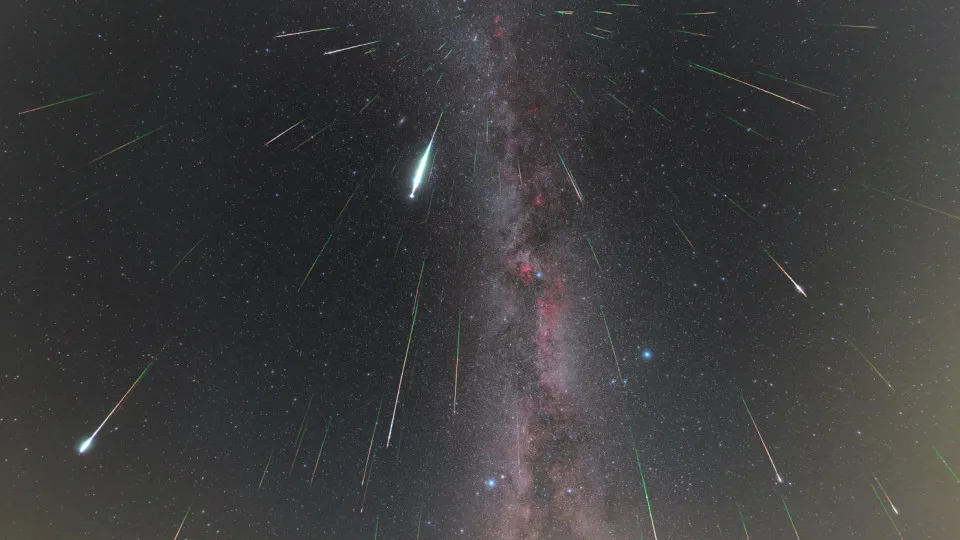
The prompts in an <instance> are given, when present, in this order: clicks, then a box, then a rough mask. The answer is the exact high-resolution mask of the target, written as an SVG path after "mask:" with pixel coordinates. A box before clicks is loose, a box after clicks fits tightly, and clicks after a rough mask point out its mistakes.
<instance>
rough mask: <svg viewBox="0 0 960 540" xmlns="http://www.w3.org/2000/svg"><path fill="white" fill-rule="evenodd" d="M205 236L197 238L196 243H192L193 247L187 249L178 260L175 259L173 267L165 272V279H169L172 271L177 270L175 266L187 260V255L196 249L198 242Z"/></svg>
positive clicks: (177, 266) (178, 266)
mask: <svg viewBox="0 0 960 540" xmlns="http://www.w3.org/2000/svg"><path fill="white" fill-rule="evenodd" d="M205 238H206V236H204V237H201V238H200V239H199V240H197V243H196V244H194V245H193V247H191V248H190V249H188V250H187V252H186V253H185V254H184V255H183V257H181V258H180V260H179V261H177V264H175V265H174V266H173V268H171V269H170V271H169V272H167V279H170V276H172V275H173V273H174V272H175V271H176V270H177V268H180V265H181V264H183V261H185V260H187V257H189V256H190V254H191V253H193V250H195V249H197V246H199V245H200V242H203V240H204V239H205Z"/></svg>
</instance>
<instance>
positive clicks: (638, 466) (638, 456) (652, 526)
mask: <svg viewBox="0 0 960 540" xmlns="http://www.w3.org/2000/svg"><path fill="white" fill-rule="evenodd" d="M633 455H634V456H636V457H637V469H639V470H640V482H641V483H642V484H643V496H644V498H646V499H647V513H649V514H650V528H652V529H653V540H657V526H656V525H655V524H654V523H653V509H652V508H651V507H650V494H649V493H647V480H646V479H645V478H644V477H643V467H641V466H640V453H639V452H637V447H636V446H634V447H633ZM748 538H749V537H748Z"/></svg>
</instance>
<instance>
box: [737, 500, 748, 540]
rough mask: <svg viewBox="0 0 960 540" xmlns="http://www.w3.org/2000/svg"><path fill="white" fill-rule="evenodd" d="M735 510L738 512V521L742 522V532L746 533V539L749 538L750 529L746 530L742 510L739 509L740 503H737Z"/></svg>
mask: <svg viewBox="0 0 960 540" xmlns="http://www.w3.org/2000/svg"><path fill="white" fill-rule="evenodd" d="M737 512H739V513H740V523H741V524H743V534H745V535H747V540H750V531H748V530H747V522H746V520H744V519H743V510H741V509H740V505H739V504H738V505H737Z"/></svg>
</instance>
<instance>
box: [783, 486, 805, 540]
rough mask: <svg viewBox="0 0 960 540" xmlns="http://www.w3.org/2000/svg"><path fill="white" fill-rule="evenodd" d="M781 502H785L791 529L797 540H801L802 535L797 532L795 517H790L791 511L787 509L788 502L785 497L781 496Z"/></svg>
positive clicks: (784, 505)
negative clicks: (794, 522)
mask: <svg viewBox="0 0 960 540" xmlns="http://www.w3.org/2000/svg"><path fill="white" fill-rule="evenodd" d="M780 500H781V501H783V509H784V510H786V511H787V518H789V519H790V527H791V528H792V529H793V534H795V535H797V540H800V533H798V532H797V526H796V525H794V524H793V516H791V515H790V509H789V508H787V500H786V499H784V498H783V495H781V496H780Z"/></svg>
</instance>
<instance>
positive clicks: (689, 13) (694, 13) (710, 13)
mask: <svg viewBox="0 0 960 540" xmlns="http://www.w3.org/2000/svg"><path fill="white" fill-rule="evenodd" d="M717 13H719V11H691V12H688V13H678V15H716V14H717Z"/></svg>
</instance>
